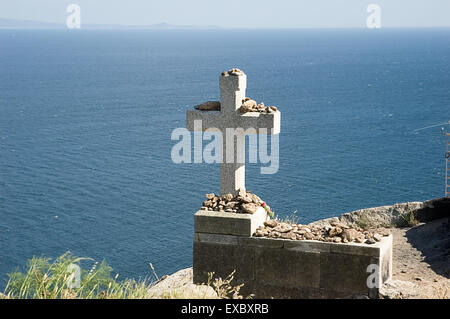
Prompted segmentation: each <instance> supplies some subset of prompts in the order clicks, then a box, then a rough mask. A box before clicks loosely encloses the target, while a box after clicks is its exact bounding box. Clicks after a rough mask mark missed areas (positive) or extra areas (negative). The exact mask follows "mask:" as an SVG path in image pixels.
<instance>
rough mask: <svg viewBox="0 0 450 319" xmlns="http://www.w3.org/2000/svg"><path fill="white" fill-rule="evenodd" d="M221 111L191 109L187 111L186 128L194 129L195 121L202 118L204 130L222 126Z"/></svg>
mask: <svg viewBox="0 0 450 319" xmlns="http://www.w3.org/2000/svg"><path fill="white" fill-rule="evenodd" d="M220 114H221V113H220V111H199V110H189V111H187V112H186V128H187V129H188V130H189V131H194V130H195V129H194V121H198V120H201V121H202V122H201V123H202V131H204V130H206V129H213V128H218V130H219V128H220V127H221V124H222V123H221V119H220Z"/></svg>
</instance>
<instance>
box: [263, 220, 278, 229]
mask: <svg viewBox="0 0 450 319" xmlns="http://www.w3.org/2000/svg"><path fill="white" fill-rule="evenodd" d="M277 225H278V223H277V222H276V221H275V220H273V219H269V220H268V221H265V222H264V226H267V227H270V228H274V227H276V226H277Z"/></svg>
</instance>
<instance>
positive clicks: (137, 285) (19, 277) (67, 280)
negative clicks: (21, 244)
mask: <svg viewBox="0 0 450 319" xmlns="http://www.w3.org/2000/svg"><path fill="white" fill-rule="evenodd" d="M89 263H90V264H92V266H91V267H90V268H89V270H88V269H85V268H83V265H85V264H89ZM71 265H77V266H79V267H80V268H79V269H80V281H79V284H78V285H75V286H74V283H75V281H74V280H73V275H74V271H73V266H71ZM150 267H151V269H152V270H153V273H154V269H153V266H152V265H151V264H150ZM71 269H72V270H71ZM154 274H155V273H154ZM8 276H9V280H8V284H7V286H6V288H5V291H4V293H3V294H0V299H2V298H12V299H152V298H205V297H206V294H205V291H207V289H206V290H205V289H203V290H202V289H199V290H192V289H191V290H184V289H183V286H181V287H179V289H176V290H170V291H169V290H167V291H160V290H156V289H152V287H153V286H154V285H155V283H156V282H157V281H154V280H153V281H152V280H148V279H144V280H139V281H136V280H134V279H124V280H118V277H119V276H118V275H117V274H116V275H114V276H113V269H112V268H111V267H110V266H109V265H108V264H107V263H106V262H105V261H102V262H101V263H98V262H94V261H93V260H92V259H90V258H80V257H76V256H74V255H72V254H71V253H70V252H67V253H65V254H63V255H62V256H60V257H58V258H56V259H55V260H53V261H52V260H51V259H50V258H45V257H33V258H32V259H30V260H29V261H28V263H27V269H26V270H25V271H24V272H21V271H19V270H17V271H15V272H13V273H10V274H8ZM155 277H156V279H158V278H157V276H156V274H155ZM232 280H233V273H232V274H231V275H230V276H228V277H227V278H225V279H224V280H222V279H220V278H218V279H215V280H214V281H213V280H212V274H211V275H210V280H209V281H208V285H209V286H211V287H212V288H213V289H214V291H215V293H216V294H217V297H218V298H228V297H231V298H242V297H241V296H240V295H239V290H240V288H241V286H232V285H231V282H232ZM203 288H207V287H203ZM209 289H211V288H209Z"/></svg>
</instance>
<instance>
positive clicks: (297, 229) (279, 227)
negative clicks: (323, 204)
mask: <svg viewBox="0 0 450 319" xmlns="http://www.w3.org/2000/svg"><path fill="white" fill-rule="evenodd" d="M389 234H390V231H389V229H386V228H378V229H374V230H370V231H365V230H363V229H361V228H351V227H348V226H346V225H343V224H342V223H338V222H335V223H332V224H331V226H323V227H321V226H316V225H297V224H290V223H284V222H278V221H276V220H273V219H271V220H268V221H266V222H265V223H264V226H260V227H258V228H257V229H256V231H255V233H254V234H253V236H255V237H268V238H282V239H290V240H319V241H324V242H333V243H351V242H357V243H366V244H375V243H376V242H379V241H381V239H382V238H383V236H389Z"/></svg>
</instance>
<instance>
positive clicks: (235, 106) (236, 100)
mask: <svg viewBox="0 0 450 319" xmlns="http://www.w3.org/2000/svg"><path fill="white" fill-rule="evenodd" d="M219 84H220V110H201V109H200V110H189V111H187V114H186V126H187V129H188V130H190V131H198V130H201V131H205V130H208V131H216V130H218V131H220V132H221V133H222V161H221V164H220V194H221V195H224V194H228V193H231V194H233V195H235V194H237V193H238V191H239V189H242V190H245V135H246V134H248V133H246V132H245V131H247V130H248V131H255V133H257V134H261V133H260V129H262V128H265V129H267V130H266V131H265V132H263V133H265V134H278V133H279V132H280V116H281V114H280V112H279V111H278V110H276V111H274V112H271V113H260V112H246V113H241V111H240V108H241V106H242V104H243V101H244V99H245V89H246V87H247V76H246V75H245V73H244V72H242V71H240V70H238V69H232V70H231V71H228V72H223V73H222V75H221V76H220V79H219ZM216 104H217V106H218V105H219V103H217V102H216ZM200 120H201V122H199V121H200ZM197 123H201V126H200V127H199V126H198V125H196V124H197ZM227 129H228V130H227ZM231 130H233V131H232V132H234V134H233V135H229V134H227V132H229V131H231ZM248 131H247V132H248ZM266 132H267V133H266ZM229 154H232V157H233V158H231V159H230V158H229V157H230V156H228V155H229ZM234 155H236V157H237V158H236V159H235V158H234V157H235V156H234Z"/></svg>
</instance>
